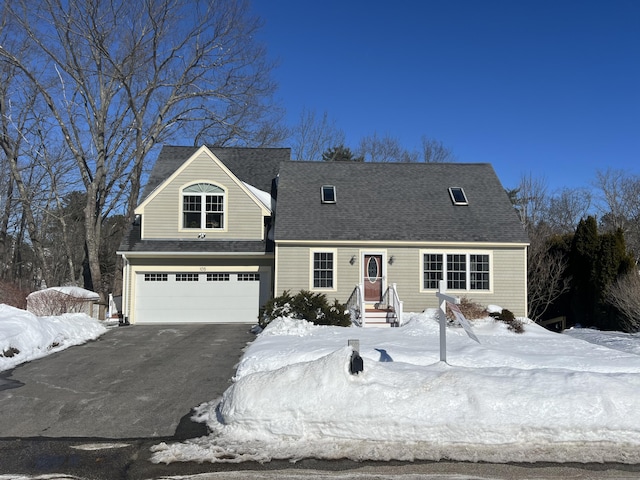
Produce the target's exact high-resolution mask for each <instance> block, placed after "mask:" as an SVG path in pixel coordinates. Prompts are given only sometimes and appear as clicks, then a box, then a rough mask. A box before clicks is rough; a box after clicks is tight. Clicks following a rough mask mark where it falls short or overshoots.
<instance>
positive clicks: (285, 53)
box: [252, 0, 640, 191]
mask: <svg viewBox="0 0 640 480" xmlns="http://www.w3.org/2000/svg"><path fill="white" fill-rule="evenodd" d="M252 9H253V11H254V12H255V13H256V14H257V15H259V16H260V17H262V19H263V20H264V22H265V25H264V28H263V30H262V37H261V39H260V40H262V41H263V42H264V43H265V45H266V46H267V48H268V52H269V57H270V58H271V59H274V60H277V61H278V62H279V67H278V68H277V69H276V71H275V72H274V73H275V80H276V81H277V82H278V84H279V91H278V93H277V96H278V98H279V99H280V100H281V101H282V103H283V105H284V106H285V108H286V109H287V120H288V123H289V124H295V123H297V121H298V119H299V116H300V112H301V111H302V109H303V108H306V109H308V110H314V111H316V112H317V113H318V114H322V113H323V112H325V111H326V112H327V113H328V114H329V116H330V117H331V118H333V119H334V120H335V121H336V124H337V126H338V127H339V128H341V129H342V130H344V132H345V134H346V140H347V141H346V143H347V146H349V147H351V148H352V149H355V147H356V146H357V144H358V142H359V140H360V138H362V137H363V136H366V135H373V133H374V132H377V133H378V134H379V135H387V134H388V135H390V136H392V137H395V138H398V139H399V140H400V142H401V143H402V144H403V146H405V147H406V148H410V149H419V145H420V138H421V137H422V136H423V135H426V136H428V137H430V138H434V139H437V140H440V141H442V142H443V143H444V144H445V145H446V146H448V147H449V148H450V149H451V150H452V151H453V153H454V154H455V155H456V158H457V160H458V161H460V162H489V163H492V164H493V166H494V168H495V170H496V172H497V173H498V176H499V177H500V179H501V180H502V183H503V185H504V186H505V187H515V186H517V184H518V182H519V180H520V178H521V176H522V175H529V174H531V175H532V176H533V177H534V178H544V179H546V181H547V183H548V185H549V188H550V189H551V190H552V191H553V190H556V189H560V188H562V187H589V186H590V184H591V183H592V182H593V181H594V180H595V177H596V171H597V170H605V169H607V168H608V167H611V168H614V169H622V170H624V171H627V172H629V173H632V174H640V165H639V164H640V1H636V0H628V1H627V0H602V1H590V0H584V1H579V0H557V1H551V0H537V1H529V0H499V1H498V0H482V1H480V0H450V1H447V0H437V1H434V0H423V1H419V0H415V1H403V0H398V1H395V2H382V1H377V0H367V1H360V0H342V1H339V0H321V1H316V0H306V1H303V0H253V5H252Z"/></svg>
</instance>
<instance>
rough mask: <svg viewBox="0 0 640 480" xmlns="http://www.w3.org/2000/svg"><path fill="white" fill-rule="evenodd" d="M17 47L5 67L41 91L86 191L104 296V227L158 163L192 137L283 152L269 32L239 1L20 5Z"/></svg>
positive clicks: (7, 49) (97, 285)
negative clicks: (176, 143) (160, 146)
mask: <svg viewBox="0 0 640 480" xmlns="http://www.w3.org/2000/svg"><path fill="white" fill-rule="evenodd" d="M5 8H6V9H7V12H8V15H9V18H10V23H11V24H12V25H13V26H15V29H14V31H12V34H13V35H14V38H15V42H13V43H9V44H6V43H5V44H2V45H0V60H1V61H2V62H4V63H5V64H7V65H10V66H11V67H12V68H14V69H15V71H16V72H17V73H18V74H19V78H20V80H21V81H22V84H23V86H24V88H25V89H35V91H36V92H37V94H38V95H39V97H40V98H41V99H42V101H43V102H44V103H45V104H46V106H47V109H48V112H49V115H50V117H51V119H52V121H53V122H54V123H55V127H56V130H57V134H58V139H59V145H60V146H61V147H64V148H65V149H66V150H67V151H68V152H69V153H70V156H71V157H72V158H73V159H74V161H75V164H76V174H77V176H78V177H79V178H80V179H81V180H82V184H83V188H84V190H85V192H86V194H87V195H86V205H85V210H84V214H85V219H84V221H85V232H86V238H85V247H86V250H87V254H88V262H89V267H90V271H91V280H92V283H93V285H85V286H86V287H88V288H92V289H95V290H96V291H98V292H99V293H100V294H101V295H103V296H104V293H105V291H104V286H103V285H102V282H101V269H100V262H99V259H98V257H99V246H100V238H101V233H102V232H101V228H102V224H103V222H104V219H105V218H106V217H107V216H108V215H110V214H111V213H112V212H113V211H114V209H116V208H122V206H123V205H124V206H125V208H126V211H127V214H128V215H129V216H131V215H132V212H133V208H134V207H135V203H136V202H137V199H138V195H139V191H140V177H141V175H142V172H143V170H144V168H145V165H146V160H147V157H148V154H149V152H150V151H151V150H152V148H153V147H154V146H155V145H156V144H157V143H159V142H164V141H167V140H169V139H179V138H185V137H187V138H191V139H194V143H196V144H199V143H201V142H207V143H210V144H214V145H217V146H224V145H234V144H235V145H237V144H247V145H255V144H256V143H257V142H259V143H260V144H262V145H268V144H270V143H273V144H275V143H277V142H278V141H279V140H281V139H282V131H281V130H279V129H278V128H277V125H279V121H280V110H279V109H277V108H275V106H274V105H273V104H272V103H271V102H270V99H271V94H272V92H273V90H274V84H273V83H272V81H271V80H270V72H271V67H272V66H271V65H270V64H268V63H267V61H266V57H265V50H264V49H263V47H262V46H261V45H260V44H258V43H257V42H256V40H255V38H256V35H255V34H256V32H257V30H258V29H259V27H260V22H259V21H258V19H257V18H255V17H253V16H251V15H250V14H249V11H248V5H247V4H246V2H244V1H242V0H238V1H232V0H210V1H204V0H191V1H186V2H178V1H176V0H150V1H144V2H131V1H126V0H98V1H95V2H86V1H83V0H69V1H66V2H59V1H56V0H16V1H15V2H11V3H10V4H9V3H6V4H5Z"/></svg>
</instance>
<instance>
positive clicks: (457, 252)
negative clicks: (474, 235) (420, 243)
mask: <svg viewBox="0 0 640 480" xmlns="http://www.w3.org/2000/svg"><path fill="white" fill-rule="evenodd" d="M425 254H441V255H442V256H443V259H442V263H443V267H442V268H443V271H444V280H445V281H446V279H447V275H446V273H447V255H465V262H466V274H467V279H466V283H467V288H465V289H447V291H449V292H460V293H465V294H474V295H476V294H492V293H493V285H494V281H493V270H494V265H493V251H491V250H450V249H422V250H420V292H421V293H425V292H426V293H431V292H436V291H437V290H438V289H437V288H424V256H425ZM471 255H488V256H489V289H488V290H473V289H471V270H470V268H471V260H470V258H471Z"/></svg>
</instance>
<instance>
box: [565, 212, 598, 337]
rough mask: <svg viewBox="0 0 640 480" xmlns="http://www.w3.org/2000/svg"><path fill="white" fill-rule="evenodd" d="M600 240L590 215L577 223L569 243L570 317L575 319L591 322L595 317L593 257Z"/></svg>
mask: <svg viewBox="0 0 640 480" xmlns="http://www.w3.org/2000/svg"><path fill="white" fill-rule="evenodd" d="M599 247H600V242H599V239H598V224H597V223H596V219H595V218H594V217H591V216H589V217H588V218H587V219H586V220H585V219H582V220H580V222H579V223H578V227H577V228H576V233H575V235H574V237H573V242H572V244H571V255H570V257H569V269H570V273H571V277H572V288H571V314H572V315H571V316H572V317H574V318H573V321H574V322H580V323H584V324H586V325H592V324H593V322H594V320H595V305H596V302H595V296H596V293H597V292H596V284H595V279H596V259H597V257H598V251H599Z"/></svg>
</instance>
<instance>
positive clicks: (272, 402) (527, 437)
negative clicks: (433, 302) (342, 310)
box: [153, 311, 640, 463]
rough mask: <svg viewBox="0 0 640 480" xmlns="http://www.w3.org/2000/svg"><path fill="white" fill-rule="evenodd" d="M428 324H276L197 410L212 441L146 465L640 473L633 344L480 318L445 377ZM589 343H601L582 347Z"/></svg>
mask: <svg viewBox="0 0 640 480" xmlns="http://www.w3.org/2000/svg"><path fill="white" fill-rule="evenodd" d="M436 312H437V311H428V312H425V313H423V314H409V315H407V316H406V317H405V319H406V320H408V322H407V324H406V326H404V327H401V328H389V329H375V328H371V329H358V328H339V327H321V326H314V325H312V324H309V323H307V322H301V321H298V320H292V319H286V318H282V319H279V320H276V321H275V322H273V323H272V324H271V325H270V326H269V327H268V328H267V329H266V330H265V331H264V332H262V333H261V334H260V335H259V336H258V338H257V339H256V341H254V342H253V343H252V344H251V345H250V346H249V347H248V349H247V350H246V352H245V354H244V356H243V358H242V359H241V361H240V363H239V365H238V369H237V375H236V378H235V381H234V383H233V385H232V386H231V387H230V388H229V389H228V390H227V391H226V392H225V394H224V396H223V397H222V398H221V399H212V401H211V402H210V403H208V404H204V405H201V406H200V407H199V408H198V414H197V416H196V418H197V419H198V420H199V421H202V422H206V424H207V425H208V426H209V428H210V430H211V433H210V435H208V436H206V437H202V438H198V439H192V440H190V441H187V442H185V443H179V444H165V443H162V444H160V445H157V446H156V447H154V455H153V461H155V462H167V463H169V462H173V461H190V460H195V461H211V462H240V461H244V460H257V461H261V462H264V461H269V460H271V459H281V458H285V459H291V460H297V459H301V458H305V457H315V458H325V459H334V458H351V459H355V460H366V459H374V460H392V459H397V460H418V459H423V460H439V459H455V460H466V461H489V462H511V461H514V462H535V461H553V462H623V463H640V356H638V355H637V354H634V353H630V352H637V351H638V350H637V348H638V346H637V342H638V341H639V338H638V337H637V336H629V335H626V336H625V335H624V334H618V335H619V336H620V337H619V338H620V339H624V342H627V343H629V345H627V347H625V349H626V350H628V351H627V352H624V351H620V350H614V349H611V348H607V347H603V346H599V345H595V344H593V343H588V342H586V341H583V340H581V339H579V338H575V337H577V336H579V335H578V333H576V331H571V332H570V335H564V334H556V333H552V332H549V331H547V330H545V329H543V328H542V327H539V326H537V325H535V324H533V323H530V322H529V323H527V324H526V326H525V333H524V334H521V335H518V334H515V333H512V332H510V331H509V330H508V329H507V328H506V326H505V325H504V324H502V323H499V322H498V323H496V322H494V320H492V319H490V318H487V319H484V320H480V321H474V322H473V325H474V331H475V333H476V335H477V336H478V337H479V339H480V342H481V343H480V344H478V343H476V342H474V341H473V340H471V339H470V338H469V337H468V336H467V335H466V333H465V332H464V330H462V329H461V328H455V327H450V328H448V332H447V342H448V349H447V360H448V363H446V364H445V363H442V362H440V361H439V358H440V357H439V340H438V323H437V320H436V318H437V317H436ZM525 321H526V320H525ZM589 334H591V336H592V337H594V335H602V332H595V331H592V330H591V331H586V333H585V335H584V336H583V335H580V336H583V337H584V338H586V337H588V335H589ZM610 338H611V336H610ZM349 339H358V340H359V341H360V353H361V355H362V357H363V358H364V371H363V372H361V373H360V374H359V375H351V374H350V373H349V368H348V365H349V359H350V356H351V349H350V347H347V342H348V340H349ZM586 339H587V340H588V339H589V338H586ZM592 339H593V338H592ZM619 343H621V342H619Z"/></svg>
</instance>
